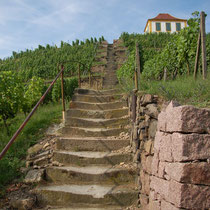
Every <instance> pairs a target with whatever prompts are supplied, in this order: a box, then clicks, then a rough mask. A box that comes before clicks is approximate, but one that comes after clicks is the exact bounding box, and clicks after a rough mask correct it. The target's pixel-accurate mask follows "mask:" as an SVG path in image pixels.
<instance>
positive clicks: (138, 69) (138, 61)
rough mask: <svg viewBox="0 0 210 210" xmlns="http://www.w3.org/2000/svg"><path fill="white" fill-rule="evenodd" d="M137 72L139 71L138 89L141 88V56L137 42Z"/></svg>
mask: <svg viewBox="0 0 210 210" xmlns="http://www.w3.org/2000/svg"><path fill="white" fill-rule="evenodd" d="M136 71H137V83H138V84H137V89H138V88H140V74H141V65H140V56H139V44H138V42H136Z"/></svg>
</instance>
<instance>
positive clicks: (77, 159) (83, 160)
mask: <svg viewBox="0 0 210 210" xmlns="http://www.w3.org/2000/svg"><path fill="white" fill-rule="evenodd" d="M53 160H55V161H57V162H59V163H62V164H66V165H67V164H74V165H79V166H86V165H91V164H94V165H96V164H97V165H99V164H105V165H116V164H120V163H122V162H124V163H128V162H131V161H132V155H131V154H130V153H119V152H110V151H107V152H93V151H81V152H74V151H54V154H53Z"/></svg>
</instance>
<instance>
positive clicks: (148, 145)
mask: <svg viewBox="0 0 210 210" xmlns="http://www.w3.org/2000/svg"><path fill="white" fill-rule="evenodd" d="M152 144H153V140H151V139H150V140H148V141H146V142H145V143H144V151H145V152H146V154H147V155H150V154H151V150H152Z"/></svg>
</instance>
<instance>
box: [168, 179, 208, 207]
mask: <svg viewBox="0 0 210 210" xmlns="http://www.w3.org/2000/svg"><path fill="white" fill-rule="evenodd" d="M209 198H210V188H209V186H202V185H192V184H181V183H179V182H176V181H170V185H169V191H168V196H167V198H166V199H165V200H166V201H168V202H170V203H173V204H174V205H175V206H176V207H179V208H186V209H209V208H210V199H209Z"/></svg>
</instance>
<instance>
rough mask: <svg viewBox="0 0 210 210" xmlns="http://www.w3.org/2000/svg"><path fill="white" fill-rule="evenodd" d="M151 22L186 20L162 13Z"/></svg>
mask: <svg viewBox="0 0 210 210" xmlns="http://www.w3.org/2000/svg"><path fill="white" fill-rule="evenodd" d="M149 20H184V19H180V18H176V17H173V16H171V15H169V14H168V13H160V14H159V15H157V16H156V17H155V18H152V19H149Z"/></svg>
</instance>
